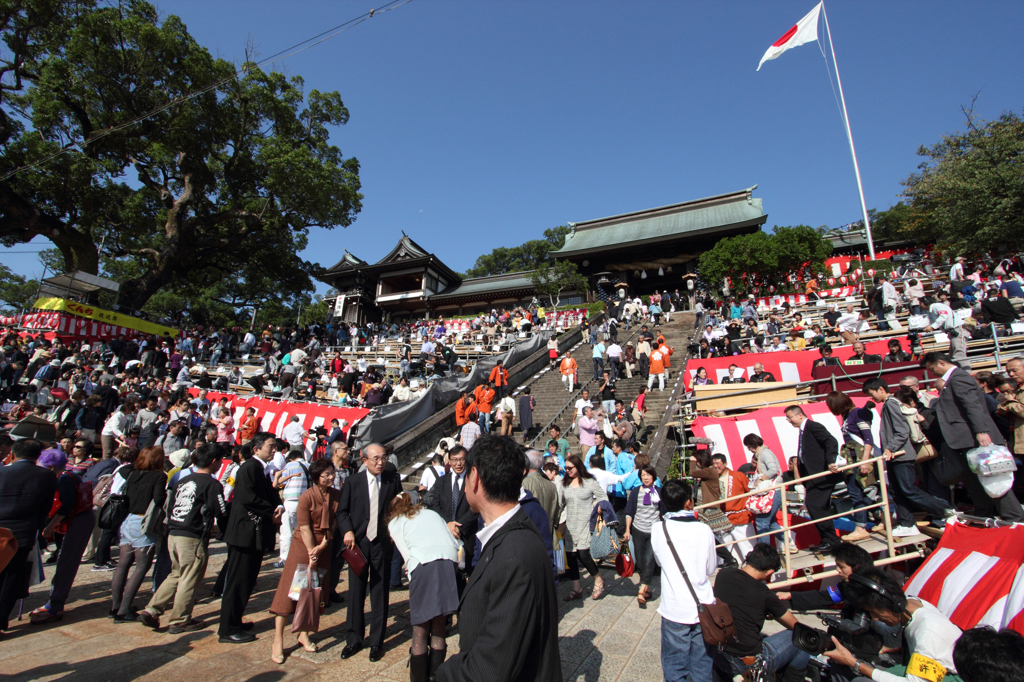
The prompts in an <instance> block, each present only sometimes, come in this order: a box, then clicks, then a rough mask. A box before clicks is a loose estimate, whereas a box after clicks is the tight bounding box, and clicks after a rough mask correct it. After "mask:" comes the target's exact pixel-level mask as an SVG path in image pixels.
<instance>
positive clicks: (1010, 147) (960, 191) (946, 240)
mask: <svg viewBox="0 0 1024 682" xmlns="http://www.w3.org/2000/svg"><path fill="white" fill-rule="evenodd" d="M964 113H965V114H966V116H967V130H966V131H964V132H957V133H954V134H952V135H945V136H943V138H942V140H941V141H939V142H937V143H936V144H934V145H932V146H930V147H924V146H923V147H921V148H920V149H919V150H918V152H917V153H918V154H919V155H920V156H922V157H924V159H925V160H924V161H923V162H922V163H921V164H920V165H919V166H918V172H917V173H913V174H911V175H910V177H908V178H907V179H906V180H904V181H903V184H904V185H905V186H906V190H904V193H903V194H904V196H906V197H907V199H908V201H909V203H910V208H911V215H910V216H909V218H908V219H907V220H906V222H905V224H904V227H903V231H904V232H905V233H906V234H907V236H908V237H910V238H912V239H915V240H917V241H918V243H928V242H934V243H935V244H936V245H937V246H939V248H941V249H943V250H949V251H952V252H953V253H981V252H985V251H989V250H994V249H998V250H1009V249H1016V248H1019V247H1020V246H1021V245H1022V244H1024V230H1021V215H1024V164H1022V163H1021V159H1022V156H1024V119H1022V118H1021V117H1020V116H1018V115H1016V114H1014V113H1012V112H1009V113H1004V114H1003V115H1001V116H1000V117H999V118H998V119H996V120H995V121H987V122H986V121H982V120H980V119H975V117H974V115H973V111H972V110H970V109H965V110H964Z"/></svg>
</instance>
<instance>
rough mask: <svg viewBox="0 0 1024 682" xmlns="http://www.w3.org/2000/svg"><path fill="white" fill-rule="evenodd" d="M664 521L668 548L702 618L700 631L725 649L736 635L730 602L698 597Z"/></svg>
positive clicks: (707, 638)
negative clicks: (706, 602)
mask: <svg viewBox="0 0 1024 682" xmlns="http://www.w3.org/2000/svg"><path fill="white" fill-rule="evenodd" d="M663 523H665V524H666V525H665V529H664V530H665V541H666V542H667V543H668V548H669V549H670V550H672V557H673V558H674V559H675V560H676V566H678V567H679V572H680V573H682V574H683V580H685V581H686V586H687V587H689V588H690V594H691V595H692V596H693V603H695V604H696V605H697V618H698V619H700V632H701V634H702V635H704V641H705V642H706V643H707V644H709V645H711V646H714V647H718V648H719V649H724V648H725V645H726V644H728V643H729V642H731V641H732V640H733V639H735V637H736V626H735V625H734V624H733V622H732V611H730V610H729V605H728V604H726V603H725V602H720V601H718V600H717V599H716V600H715V601H713V602H711V603H710V604H703V603H701V601H700V600H699V599H697V592H696V591H695V590H694V589H693V583H691V582H690V577H689V576H688V575H686V569H685V568H683V562H682V560H681V559H680V558H679V553H678V552H677V551H676V546H675V545H674V544H672V536H671V535H670V534H669V532H668V525H667V524H668V521H664V522H663Z"/></svg>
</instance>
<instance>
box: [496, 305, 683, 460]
mask: <svg viewBox="0 0 1024 682" xmlns="http://www.w3.org/2000/svg"><path fill="white" fill-rule="evenodd" d="M652 331H654V332H655V335H657V332H658V331H661V332H662V333H663V334H664V335H665V340H666V341H667V342H668V344H669V346H671V347H672V349H673V355H672V366H671V368H670V369H669V371H670V372H671V374H670V376H669V377H667V379H666V381H665V390H664V392H662V391H659V390H658V385H657V383H655V384H654V387H653V388H652V389H651V390H649V391H648V392H647V400H646V403H647V415H646V418H645V420H644V424H643V427H642V428H641V429H640V433H639V434H638V436H639V439H640V440H641V441H642V442H643V441H645V440H650V438H649V437H650V436H651V435H653V433H654V432H655V431H656V430H657V428H658V425H659V424H660V422H661V417H662V415H664V414H665V408H666V407H667V405H668V401H669V398H670V396H671V395H672V387H673V386H674V385H675V378H676V375H677V373H678V372H680V371H681V370H682V368H683V367H684V366H685V364H686V362H685V357H686V346H687V343H688V340H689V336H690V334H691V333H692V331H693V315H692V314H687V313H682V314H680V313H677V314H675V315H673V316H672V321H671V322H669V323H668V324H662V325H661V326H660V327H658V328H656V329H653V330H652ZM638 332H639V328H638V327H631V328H630V329H629V331H628V332H627V331H624V330H622V329H621V328H620V331H619V339H618V341H619V344H620V345H622V346H623V347H624V346H625V345H626V343H627V342H632V343H633V344H634V345H635V343H636V338H637V334H638ZM573 357H574V358H576V362H577V363H578V364H579V367H580V370H579V379H580V382H581V383H582V384H583V385H584V386H585V387H587V388H589V389H590V393H591V400H592V401H595V402H598V400H597V396H596V393H597V389H598V387H599V386H600V382H599V381H598V382H595V381H593V380H592V379H593V376H594V369H593V362H592V361H591V346H590V344H589V343H583V344H582V345H580V346H578V347H577V348H575V349H574V350H573ZM588 380H590V383H589V384H587V382H588ZM644 385H646V381H645V380H644V379H643V378H642V377H641V376H639V375H638V374H634V375H633V377H632V378H629V379H627V378H625V377H624V376H623V377H620V378H619V380H618V381H617V382H616V385H615V387H616V397H617V398H618V399H620V400H622V401H623V403H625V404H626V405H627V408H628V406H629V404H630V402H632V401H633V400H634V399H635V398H636V396H637V395H638V394H639V389H640V387H641V386H644ZM525 386H529V388H530V391H531V395H532V396H533V397H534V399H535V400H536V403H537V406H536V408H534V411H533V422H534V428H533V429H532V430H531V431H530V433H529V434H526V436H527V437H526V442H528V443H529V442H533V443H534V444H533V447H536V448H537V449H538V450H544V449H546V448H545V444H546V443H547V441H548V438H549V436H548V433H547V431H546V430H545V431H544V432H543V433H541V429H544V427H545V426H546V425H547V424H548V423H549V422H550V421H551V420H552V419H555V415H556V414H558V413H559V412H560V411H562V410H563V408H565V406H566V404H567V403H568V402H569V401H570V400H572V402H573V403H575V401H576V399H577V396H576V394H577V393H578V392H579V390H580V388H581V387H579V386H578V387H576V389H574V392H573V393H569V392H568V391H567V390H566V388H565V385H564V384H563V383H562V377H561V374H560V373H559V372H558V369H557V367H555V368H549V369H546V370H543V371H542V372H540V373H538V374H537V375H536V376H535V377H534V378H533V379H532V380H531V381H530V382H527V383H526V384H525V385H524V387H525ZM522 388H523V387H521V388H520V389H519V390H520V391H521V390H522ZM573 417H574V410H573V409H571V407H570V409H566V410H564V411H562V413H561V414H560V415H559V416H558V418H557V419H555V423H556V424H558V426H559V427H560V428H561V429H562V435H563V436H565V437H567V438H568V440H569V443H570V444H571V445H572V446H573V447H574V448H576V447H578V445H579V436H578V435H577V434H575V433H573V434H569V426H570V424H572V421H573ZM516 435H517V436H518V437H519V438H522V437H523V435H522V434H519V433H517V434H516ZM644 452H646V445H645V447H644Z"/></svg>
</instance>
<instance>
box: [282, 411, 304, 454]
mask: <svg viewBox="0 0 1024 682" xmlns="http://www.w3.org/2000/svg"><path fill="white" fill-rule="evenodd" d="M281 437H282V438H284V439H285V440H286V441H288V447H289V448H290V449H292V450H305V447H306V439H307V438H309V433H308V432H307V431H306V430H305V429H304V428H302V423H301V422H300V421H299V416H298V415H294V416H293V417H292V420H291V421H290V422H288V426H286V427H284V428H283V429H281Z"/></svg>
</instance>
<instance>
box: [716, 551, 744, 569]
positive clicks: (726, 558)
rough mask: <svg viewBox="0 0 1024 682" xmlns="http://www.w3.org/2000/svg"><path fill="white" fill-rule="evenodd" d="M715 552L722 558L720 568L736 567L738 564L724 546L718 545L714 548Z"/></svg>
mask: <svg viewBox="0 0 1024 682" xmlns="http://www.w3.org/2000/svg"><path fill="white" fill-rule="evenodd" d="M715 554H717V555H718V558H719V559H721V560H722V568H736V567H737V566H739V564H737V563H736V558H735V557H733V555H732V554H730V553H729V550H727V549H726V548H725V547H718V548H716V549H715Z"/></svg>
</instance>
